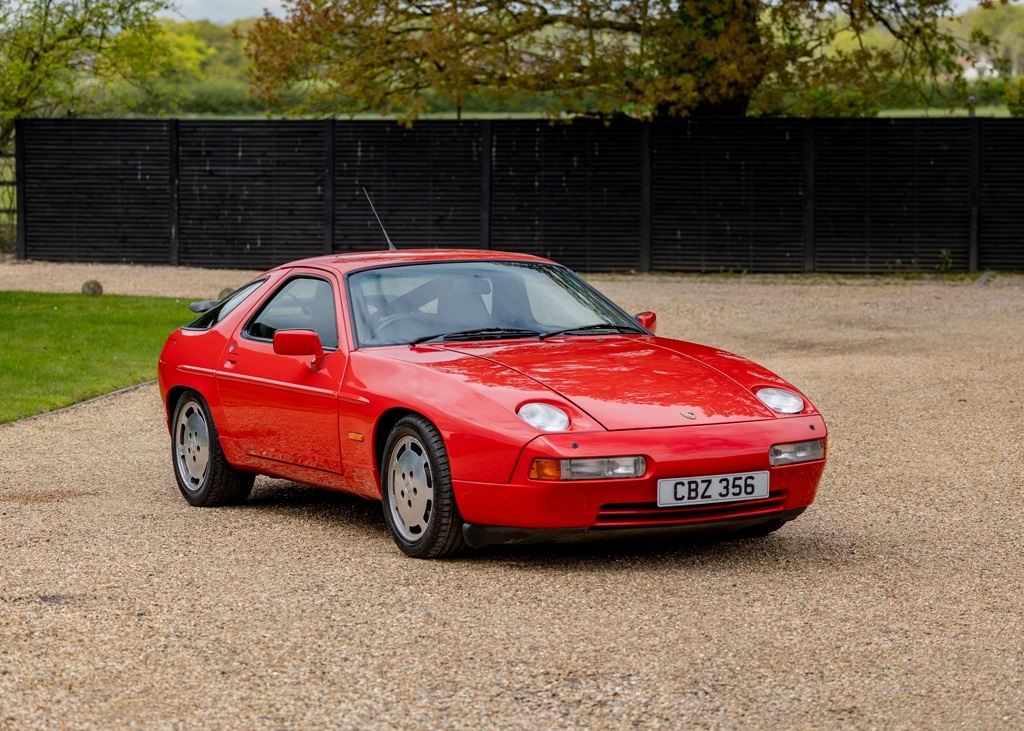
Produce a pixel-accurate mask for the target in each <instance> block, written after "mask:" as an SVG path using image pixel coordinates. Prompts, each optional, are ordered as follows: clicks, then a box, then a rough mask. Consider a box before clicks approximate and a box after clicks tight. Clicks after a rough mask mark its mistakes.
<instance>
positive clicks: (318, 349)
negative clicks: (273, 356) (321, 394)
mask: <svg viewBox="0 0 1024 731" xmlns="http://www.w3.org/2000/svg"><path fill="white" fill-rule="evenodd" d="M274 352H275V353H277V354H278V355H299V356H303V355H308V356H312V358H311V360H310V361H309V367H310V368H312V369H313V370H314V371H318V370H320V367H321V366H322V365H323V364H324V357H325V356H324V346H323V345H321V343H320V336H319V335H317V334H316V333H315V332H313V331H312V330H278V331H277V332H275V333H274Z"/></svg>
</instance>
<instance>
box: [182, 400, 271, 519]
mask: <svg viewBox="0 0 1024 731" xmlns="http://www.w3.org/2000/svg"><path fill="white" fill-rule="evenodd" d="M171 457H172V458H173V460H174V476H175V477H176V478H177V481H178V489H179V490H181V494H182V496H184V498H185V499H186V500H187V501H188V502H189V504H191V505H197V506H200V507H213V506H216V505H231V504H234V503H239V502H242V501H243V500H245V498H246V497H248V496H249V492H250V491H251V490H252V484H253V481H254V480H255V479H256V476H255V475H254V474H252V473H251V472H243V471H241V470H238V469H235V468H234V467H232V466H231V464H230V463H229V462H228V461H227V459H226V458H225V457H224V452H223V451H221V448H220V438H219V437H218V436H217V427H216V425H215V424H214V423H213V418H212V417H211V416H210V409H209V407H207V405H206V402H205V401H204V400H203V397H202V396H200V395H199V394H197V393H195V392H193V391H186V392H185V393H183V394H182V395H181V396H180V397H179V398H178V402H177V404H176V405H175V407H174V415H173V416H172V417H171Z"/></svg>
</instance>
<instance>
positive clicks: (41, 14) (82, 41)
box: [0, 0, 174, 149]
mask: <svg viewBox="0 0 1024 731" xmlns="http://www.w3.org/2000/svg"><path fill="white" fill-rule="evenodd" d="M169 7H170V2H169V0H0V149H2V148H4V147H6V146H8V145H9V144H10V142H11V139H12V138H13V134H14V120H15V118H17V117H19V116H45V115H52V114H61V113H70V112H84V113H87V112H89V111H91V109H92V107H93V104H94V103H96V101H97V100H99V99H101V98H102V97H103V95H102V94H99V93H98V92H99V91H100V90H103V89H106V88H107V87H109V86H110V85H111V84H112V83H115V82H130V83H132V84H135V85H142V86H145V85H146V84H147V82H148V81H149V80H151V79H153V78H154V77H155V76H158V75H159V74H160V73H161V72H165V71H166V70H167V64H168V62H169V61H168V60H169V59H173V58H174V53H173V49H172V48H170V47H169V46H168V45H167V43H166V40H167V36H166V34H163V33H161V31H160V27H159V25H158V24H157V22H156V20H155V16H156V13H158V12H159V11H161V10H166V9H168V8H169Z"/></svg>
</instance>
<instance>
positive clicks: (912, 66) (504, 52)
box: [246, 0, 995, 121]
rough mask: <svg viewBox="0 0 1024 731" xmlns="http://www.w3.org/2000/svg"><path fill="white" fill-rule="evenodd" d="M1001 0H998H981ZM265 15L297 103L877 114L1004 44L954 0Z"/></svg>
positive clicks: (345, 6)
mask: <svg viewBox="0 0 1024 731" xmlns="http://www.w3.org/2000/svg"><path fill="white" fill-rule="evenodd" d="M979 2H980V3H981V4H982V5H992V4H993V3H991V2H989V0H979ZM285 5H286V12H287V14H286V17H285V18H283V19H282V18H276V17H272V16H265V17H263V18H261V19H259V20H258V21H256V23H255V25H254V26H253V28H252V31H251V33H250V34H249V36H248V45H247V47H246V52H247V53H248V55H249V57H250V58H251V59H252V62H253V63H252V69H251V71H250V80H251V83H252V93H253V94H254V95H255V96H256V97H257V98H260V99H263V100H265V101H267V102H270V103H274V104H282V105H284V107H285V108H286V109H288V110H290V111H291V112H293V113H299V114H312V115H324V116H327V115H335V114H346V113H357V112H363V111H376V112H379V113H382V114H385V115H398V116H399V117H401V118H404V119H405V120H406V121H411V120H414V119H415V118H416V117H418V116H420V115H422V114H424V113H426V112H428V111H430V110H431V109H432V108H433V107H435V106H437V105H438V103H440V104H441V105H442V106H446V107H451V108H453V109H454V110H455V111H456V113H459V112H461V111H463V110H465V109H467V108H468V107H469V104H470V103H471V100H476V103H479V102H480V100H485V99H486V100H491V102H492V103H493V102H498V103H501V104H505V103H509V102H510V101H512V102H514V101H515V100H519V99H524V98H527V99H534V100H540V101H542V102H543V103H544V105H545V110H546V111H547V113H548V114H551V115H560V114H564V113H586V114H595V113H596V114H603V115H612V114H617V113H627V114H631V115H634V116H639V117H653V116H685V115H687V114H690V113H694V112H696V111H700V110H702V109H705V108H714V109H719V110H723V109H728V110H731V111H733V112H735V113H744V112H746V113H750V114H759V115H799V116H851V115H852V116H872V115H874V114H877V112H878V110H879V109H880V108H881V106H882V105H883V104H891V103H892V101H893V99H895V98H897V97H902V98H905V99H910V100H911V101H916V102H920V101H921V97H923V96H924V95H926V94H932V95H934V93H936V91H935V90H936V89H938V88H939V87H942V88H943V89H948V90H950V92H951V93H950V103H951V104H953V105H956V104H960V103H962V101H963V100H964V99H966V97H967V96H968V94H967V86H966V80H965V78H964V74H963V66H962V62H963V61H964V60H967V61H970V60H972V59H973V58H975V57H980V56H982V55H983V54H985V53H988V52H990V51H992V50H993V49H994V48H995V45H994V43H993V42H992V40H991V38H990V37H989V35H988V34H987V33H986V32H985V31H984V29H982V28H973V29H971V30H970V32H969V33H968V34H966V35H965V34H964V33H963V32H962V29H960V28H958V27H956V26H955V24H954V23H953V22H952V21H953V18H954V11H955V9H956V3H954V2H952V1H951V0H881V1H879V2H864V1H862V0H856V1H855V2H839V1H835V2H827V1H825V2H807V0H779V1H774V0H773V1H772V2H767V1H762V2H758V1H757V0H704V1H702V2H697V1H696V0H683V1H681V2H678V3H669V2H655V3H646V2H645V3H622V2H620V1H619V0H553V1H552V2H545V3H542V4H535V3H532V2H526V1H525V0H498V1H497V2H489V3H474V2H470V1H469V0H417V1H416V2H412V0H348V2H345V3H331V2H324V1H323V0H289V2H286V3H285Z"/></svg>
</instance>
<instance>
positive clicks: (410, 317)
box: [373, 312, 430, 345]
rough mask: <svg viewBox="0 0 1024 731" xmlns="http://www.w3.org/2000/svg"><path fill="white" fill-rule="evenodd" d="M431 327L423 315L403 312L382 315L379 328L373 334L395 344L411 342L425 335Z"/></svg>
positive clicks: (379, 338)
mask: <svg viewBox="0 0 1024 731" xmlns="http://www.w3.org/2000/svg"><path fill="white" fill-rule="evenodd" d="M429 327H430V323H429V322H427V319H426V318H425V317H423V316H422V315H417V314H416V313H414V312H402V313H399V314H397V315H388V316H386V317H382V318H381V319H380V322H378V323H377V329H376V331H375V332H374V334H373V335H374V338H376V339H377V340H383V341H385V342H387V343H389V344H392V345H394V344H396V343H402V342H409V341H410V340H412V339H414V338H417V337H419V336H420V335H424V334H425V333H426V332H427V328H429Z"/></svg>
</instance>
